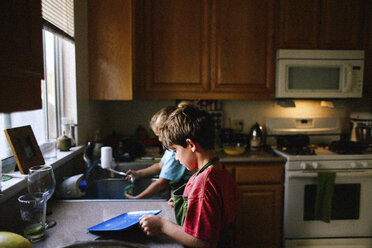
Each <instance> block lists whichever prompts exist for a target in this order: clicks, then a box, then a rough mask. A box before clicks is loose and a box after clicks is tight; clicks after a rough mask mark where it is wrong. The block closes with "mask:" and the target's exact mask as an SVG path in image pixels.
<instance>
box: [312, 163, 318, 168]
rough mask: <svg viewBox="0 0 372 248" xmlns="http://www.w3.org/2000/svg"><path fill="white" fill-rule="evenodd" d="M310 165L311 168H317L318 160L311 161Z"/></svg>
mask: <svg viewBox="0 0 372 248" xmlns="http://www.w3.org/2000/svg"><path fill="white" fill-rule="evenodd" d="M311 166H312V167H313V169H319V164H318V162H312V163H311Z"/></svg>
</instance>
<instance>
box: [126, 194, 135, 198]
mask: <svg viewBox="0 0 372 248" xmlns="http://www.w3.org/2000/svg"><path fill="white" fill-rule="evenodd" d="M125 198H127V199H137V196H134V195H130V194H125Z"/></svg>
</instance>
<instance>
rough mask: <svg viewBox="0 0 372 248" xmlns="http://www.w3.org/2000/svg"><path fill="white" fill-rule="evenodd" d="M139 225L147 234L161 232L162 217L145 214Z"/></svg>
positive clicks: (152, 234)
mask: <svg viewBox="0 0 372 248" xmlns="http://www.w3.org/2000/svg"><path fill="white" fill-rule="evenodd" d="M140 220H141V221H140V223H139V226H140V227H141V229H142V230H143V232H144V233H145V234H146V235H149V236H154V235H157V234H160V233H161V227H162V218H161V217H159V216H156V215H144V216H142V217H141V218H140Z"/></svg>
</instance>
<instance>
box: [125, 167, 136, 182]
mask: <svg viewBox="0 0 372 248" xmlns="http://www.w3.org/2000/svg"><path fill="white" fill-rule="evenodd" d="M125 173H126V174H127V176H126V177H125V180H127V181H128V182H130V181H131V179H132V177H131V175H132V176H133V177H134V178H136V179H139V174H138V172H137V171H135V170H127V171H126V172H125Z"/></svg>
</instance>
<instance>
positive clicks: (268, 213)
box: [223, 162, 284, 248]
mask: <svg viewBox="0 0 372 248" xmlns="http://www.w3.org/2000/svg"><path fill="white" fill-rule="evenodd" d="M223 165H224V167H225V168H226V169H227V170H229V171H230V172H231V173H232V174H233V175H234V177H235V180H236V183H237V185H238V189H239V191H240V202H239V208H238V213H237V217H236V223H235V229H234V232H235V234H234V236H235V240H234V241H235V247H246V248H278V247H281V246H282V230H283V228H282V222H283V184H284V163H283V162H249V163H223Z"/></svg>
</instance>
